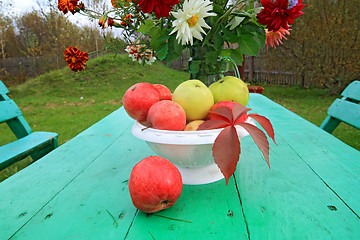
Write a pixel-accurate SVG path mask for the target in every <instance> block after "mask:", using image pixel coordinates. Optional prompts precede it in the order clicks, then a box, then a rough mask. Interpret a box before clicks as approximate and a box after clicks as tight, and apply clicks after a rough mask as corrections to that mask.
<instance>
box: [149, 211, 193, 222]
mask: <svg viewBox="0 0 360 240" xmlns="http://www.w3.org/2000/svg"><path fill="white" fill-rule="evenodd" d="M152 215H154V216H156V217H162V218H166V219H169V220H174V221H180V222H187V223H192V221H189V220H185V219H177V218H171V217H166V216H162V215H158V214H155V213H153V214H152Z"/></svg>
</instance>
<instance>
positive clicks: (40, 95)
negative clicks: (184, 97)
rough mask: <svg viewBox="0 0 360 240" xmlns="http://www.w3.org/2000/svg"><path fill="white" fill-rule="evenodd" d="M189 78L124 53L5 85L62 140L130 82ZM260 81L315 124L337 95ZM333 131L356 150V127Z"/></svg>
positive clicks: (2, 135) (104, 111)
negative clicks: (74, 69) (81, 67)
mask: <svg viewBox="0 0 360 240" xmlns="http://www.w3.org/2000/svg"><path fill="white" fill-rule="evenodd" d="M188 77H189V74H188V73H187V72H182V71H176V70H173V69H170V68H167V67H166V66H164V65H163V64H161V63H159V62H156V63H154V64H153V65H151V66H149V65H145V66H142V65H140V64H137V63H134V62H132V61H131V59H130V58H128V57H127V55H118V56H117V57H114V56H113V55H106V56H101V57H98V58H96V59H94V60H90V61H89V62H88V66H87V69H86V70H85V71H83V72H78V73H75V72H72V71H71V70H69V69H68V68H65V69H61V70H56V71H52V72H50V73H47V74H44V75H41V76H39V77H37V78H34V79H30V80H28V81H27V82H26V83H24V84H21V85H17V86H13V87H9V90H10V94H11V95H10V96H11V98H12V99H13V100H14V101H15V102H16V103H17V104H18V106H19V107H20V109H21V110H22V112H23V115H24V116H25V118H26V120H27V121H28V123H29V124H30V126H31V127H32V129H33V131H50V132H57V133H58V134H59V144H60V145H61V144H63V143H64V142H66V141H68V140H70V139H71V138H73V137H74V136H76V135H77V134H78V133H80V132H82V131H84V130H85V129H86V128H88V127H90V126H91V125H92V124H94V123H95V122H97V121H99V120H100V119H102V118H103V117H105V116H106V115H108V114H109V113H111V112H112V111H114V110H116V109H117V108H119V107H121V98H122V96H123V94H124V93H125V91H126V90H127V89H128V88H129V87H130V86H131V85H133V84H135V83H137V82H149V83H160V84H164V85H166V86H168V87H169V88H170V89H171V90H172V91H173V90H174V89H175V88H176V86H177V85H178V84H180V83H181V82H183V81H184V80H187V79H188ZM262 86H263V87H264V88H265V90H264V95H266V96H267V97H269V98H271V99H272V100H274V101H276V102H278V103H279V104H281V105H283V106H284V107H286V108H288V109H289V110H291V111H293V112H295V113H296V114H298V115H300V116H302V117H303V118H305V119H307V120H308V121H310V122H312V123H314V124H315V125H317V126H320V124H321V122H322V121H323V120H324V118H325V116H326V111H327V109H328V107H329V106H330V105H331V103H332V102H333V101H334V99H335V98H336V97H338V96H329V95H327V93H326V91H324V90H321V89H300V88H298V87H287V86H272V85H262ZM333 134H334V135H335V136H336V137H338V138H339V139H340V140H342V141H344V142H345V143H347V144H349V145H351V146H352V147H354V148H356V149H358V150H360V140H359V139H360V131H358V130H356V129H354V128H352V127H350V126H347V125H345V124H341V125H340V126H339V127H338V128H337V129H336V130H335V132H334V133H333ZM13 140H15V137H14V136H13V135H12V132H11V131H10V130H9V129H8V127H7V126H6V124H1V125H0V146H1V145H4V144H6V143H8V142H11V141H13ZM30 161H31V159H30V158H27V159H25V160H23V161H21V162H19V163H17V164H14V166H12V167H10V168H8V169H5V170H3V171H1V172H0V181H2V180H4V179H5V178H7V177H8V176H10V175H12V174H14V173H16V172H17V171H19V170H20V169H22V168H23V167H26V166H27V165H28V164H29V163H30Z"/></svg>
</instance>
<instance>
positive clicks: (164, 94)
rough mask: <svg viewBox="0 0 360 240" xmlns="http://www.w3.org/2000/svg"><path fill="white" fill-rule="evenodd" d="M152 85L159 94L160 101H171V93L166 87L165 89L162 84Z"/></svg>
mask: <svg viewBox="0 0 360 240" xmlns="http://www.w3.org/2000/svg"><path fill="white" fill-rule="evenodd" d="M153 85H154V87H155V88H156V89H157V90H158V91H159V93H160V100H171V99H172V95H171V91H170V89H169V88H168V87H166V86H164V85H162V84H153Z"/></svg>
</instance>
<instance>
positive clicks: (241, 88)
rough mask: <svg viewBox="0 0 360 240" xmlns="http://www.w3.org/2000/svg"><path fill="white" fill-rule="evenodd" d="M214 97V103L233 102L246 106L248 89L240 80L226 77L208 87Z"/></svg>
mask: <svg viewBox="0 0 360 240" xmlns="http://www.w3.org/2000/svg"><path fill="white" fill-rule="evenodd" d="M209 89H210V91H211V92H212V94H213V96H214V101H215V103H217V102H220V101H233V102H237V103H240V104H241V105H243V106H246V105H247V104H248V102H249V89H248V87H247V85H246V83H244V82H243V81H242V80H241V79H239V78H236V77H233V76H226V77H224V78H222V79H220V80H219V81H217V82H214V83H213V84H211V85H210V87H209Z"/></svg>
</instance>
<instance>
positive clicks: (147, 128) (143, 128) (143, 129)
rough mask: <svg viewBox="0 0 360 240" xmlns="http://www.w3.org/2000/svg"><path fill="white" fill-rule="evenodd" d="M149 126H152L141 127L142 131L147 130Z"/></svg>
mask: <svg viewBox="0 0 360 240" xmlns="http://www.w3.org/2000/svg"><path fill="white" fill-rule="evenodd" d="M148 128H150V127H144V128H142V129H141V131H145V130H146V129H148Z"/></svg>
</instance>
